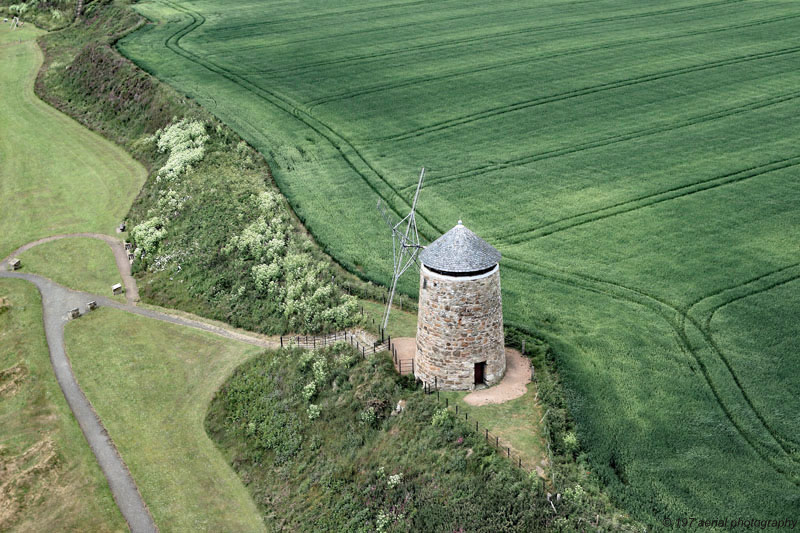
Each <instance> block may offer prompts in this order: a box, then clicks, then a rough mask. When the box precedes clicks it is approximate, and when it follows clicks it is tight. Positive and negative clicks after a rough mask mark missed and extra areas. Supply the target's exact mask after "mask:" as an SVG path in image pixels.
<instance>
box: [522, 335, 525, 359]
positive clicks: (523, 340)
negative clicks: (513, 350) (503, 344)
mask: <svg viewBox="0 0 800 533" xmlns="http://www.w3.org/2000/svg"><path fill="white" fill-rule="evenodd" d="M522 355H525V339H522Z"/></svg>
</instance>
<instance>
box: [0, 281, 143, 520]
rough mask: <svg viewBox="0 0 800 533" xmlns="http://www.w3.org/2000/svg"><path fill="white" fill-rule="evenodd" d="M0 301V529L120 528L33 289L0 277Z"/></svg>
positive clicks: (117, 516) (39, 302) (29, 285)
mask: <svg viewBox="0 0 800 533" xmlns="http://www.w3.org/2000/svg"><path fill="white" fill-rule="evenodd" d="M0 299H2V301H0V470H2V472H3V478H2V483H3V485H4V486H5V487H4V492H3V498H2V504H3V513H2V514H0V530H2V531H78V530H80V531H114V532H122V531H127V530H128V528H127V526H126V524H125V520H124V519H123V518H122V515H121V514H120V512H119V509H118V508H117V505H116V503H115V502H114V499H113V498H112V496H111V491H110V490H109V488H108V484H107V483H106V479H105V477H104V476H103V473H102V472H101V470H100V467H99V466H98V465H97V462H96V461H95V458H94V455H93V454H92V451H91V449H90V448H89V445H88V444H87V443H86V439H85V438H84V436H83V433H81V430H80V428H79V427H78V424H77V422H76V421H75V419H74V418H73V416H72V412H71V411H70V409H69V406H67V402H66V400H64V395H63V394H62V392H61V389H60V388H59V386H58V383H57V382H56V378H55V375H54V374H53V369H52V366H51V365H50V355H49V352H48V350H47V343H46V341H45V338H44V327H43V325H42V303H41V298H40V296H39V292H38V291H37V290H36V287H34V286H33V285H32V284H30V283H28V282H27V281H22V280H14V279H2V280H0ZM51 453H52V454H54V456H52V457H51ZM37 466H38V468H35V467H37ZM27 468H32V470H31V471H30V472H29V473H27V474H26V473H25V469H27ZM6 484H7V485H6Z"/></svg>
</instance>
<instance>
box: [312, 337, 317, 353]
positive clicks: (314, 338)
mask: <svg viewBox="0 0 800 533" xmlns="http://www.w3.org/2000/svg"><path fill="white" fill-rule="evenodd" d="M311 340H312V341H313V342H314V349H315V350H316V349H317V338H316V337H311Z"/></svg>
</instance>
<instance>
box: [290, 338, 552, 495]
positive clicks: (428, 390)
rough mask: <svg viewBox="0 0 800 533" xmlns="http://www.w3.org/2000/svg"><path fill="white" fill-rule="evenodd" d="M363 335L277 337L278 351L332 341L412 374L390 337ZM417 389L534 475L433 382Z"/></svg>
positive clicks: (409, 362)
mask: <svg viewBox="0 0 800 533" xmlns="http://www.w3.org/2000/svg"><path fill="white" fill-rule="evenodd" d="M364 337H365V336H364V335H363V332H353V331H346V330H345V331H337V332H334V333H330V334H328V335H292V336H282V337H281V348H284V347H293V346H296V347H300V348H307V349H316V348H321V347H325V346H329V345H331V344H334V343H336V342H346V343H348V344H350V346H352V347H353V348H355V349H356V350H357V351H358V352H359V353H360V354H361V356H362V357H363V358H365V359H366V358H367V356H368V355H369V354H375V353H378V352H382V351H389V352H391V354H392V360H393V361H394V366H395V368H396V369H397V371H398V372H399V373H400V374H401V375H413V374H414V359H401V358H399V357H398V352H397V346H395V344H394V343H392V338H391V337H387V339H386V340H375V341H373V342H369V341H368V340H367V339H365V338H364ZM417 383H418V384H419V386H420V387H421V388H422V390H423V392H424V393H425V395H426V396H430V397H435V399H436V402H437V404H443V405H444V408H445V409H448V410H449V411H451V412H454V413H455V416H456V418H460V417H462V416H463V417H464V422H465V423H466V424H467V425H468V426H469V427H470V428H471V429H473V428H474V431H475V432H476V433H478V434H479V435H481V436H482V437H483V438H484V440H485V441H486V443H487V444H490V445H492V446H493V447H494V448H495V449H496V450H497V451H498V452H499V453H500V454H501V455H503V456H505V457H506V458H508V460H509V461H511V463H512V464H513V465H515V466H516V467H517V468H519V469H521V470H522V471H524V472H525V473H527V474H530V473H532V472H537V474H538V471H537V470H536V468H535V466H534V467H533V468H531V467H529V466H528V465H526V464H523V462H522V455H521V454H519V453H516V452H512V450H511V447H510V446H508V445H507V444H506V443H504V442H501V440H500V437H499V436H498V435H496V434H493V433H492V432H491V431H489V428H487V427H482V426H481V425H480V423H479V422H478V421H477V420H474V418H473V421H474V425H473V424H472V421H470V418H469V411H467V410H465V409H464V408H459V405H458V404H457V403H453V405H450V399H449V398H442V397H441V394H440V392H441V391H440V390H439V387H438V381H435V382H434V383H433V384H429V383H424V382H422V381H419V380H418V381H417ZM548 413H549V411H548V412H546V413H545V414H544V416H543V417H542V421H541V422H544V420H545V419H546V418H547V415H548ZM545 441H546V445H547V454H548V461H549V466H550V478H549V479H550V482H551V483H552V485H553V486H554V487H555V486H556V479H555V471H554V470H553V452H552V447H551V443H550V436H549V435H547V432H545ZM539 490H540V492H541V494H544V492H545V486H544V483H540V484H539Z"/></svg>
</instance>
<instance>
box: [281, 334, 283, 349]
mask: <svg viewBox="0 0 800 533" xmlns="http://www.w3.org/2000/svg"><path fill="white" fill-rule="evenodd" d="M281 348H283V335H281Z"/></svg>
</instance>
